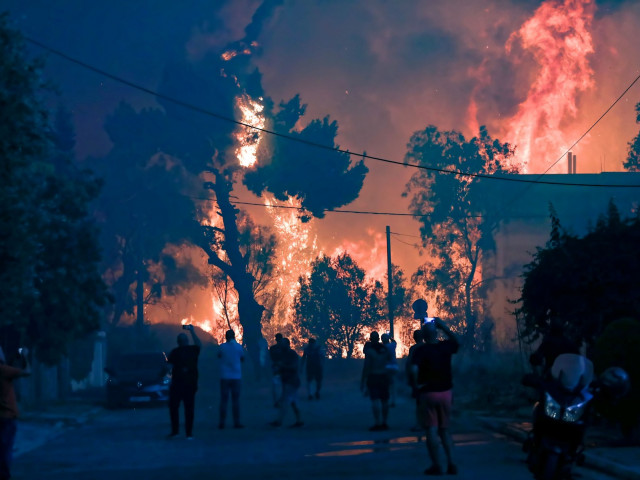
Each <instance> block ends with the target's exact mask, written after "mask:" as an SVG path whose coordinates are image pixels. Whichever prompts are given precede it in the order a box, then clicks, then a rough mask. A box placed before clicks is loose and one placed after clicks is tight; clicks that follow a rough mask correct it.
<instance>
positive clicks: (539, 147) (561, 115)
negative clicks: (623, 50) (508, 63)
mask: <svg viewBox="0 0 640 480" xmlns="http://www.w3.org/2000/svg"><path fill="white" fill-rule="evenodd" d="M594 10H595V5H594V2H593V0H564V1H562V0H548V1H546V2H544V3H543V4H542V5H541V6H540V7H539V8H538V9H537V10H536V12H535V13H534V15H533V17H531V18H530V19H529V20H527V21H526V22H525V23H524V24H523V25H522V27H521V28H520V29H519V30H518V31H517V32H515V33H513V34H512V35H511V37H510V38H509V41H508V42H507V45H506V47H507V52H508V53H511V52H512V51H513V47H514V45H515V44H516V42H518V43H519V44H520V45H521V46H522V48H523V49H524V50H526V51H528V52H530V53H531V54H532V56H533V58H534V60H535V61H536V63H537V64H538V66H539V69H538V72H537V74H536V77H535V79H534V81H533V83H532V84H531V87H530V88H529V92H528V94H527V98H526V100H525V101H523V102H522V103H521V104H520V105H519V107H518V112H517V113H516V114H515V116H514V117H513V118H512V119H511V120H510V122H509V125H508V131H507V134H506V136H505V139H506V140H507V141H509V142H510V143H512V144H514V145H516V146H517V149H516V156H515V157H516V158H515V162H516V163H517V164H519V165H522V167H523V170H524V172H542V171H544V170H546V168H547V166H548V165H549V161H550V160H555V158H557V156H558V155H559V154H561V153H563V152H564V151H565V149H566V148H567V147H568V146H569V145H568V143H569V142H570V141H571V140H572V139H573V137H575V133H574V132H571V131H569V130H570V129H566V128H563V127H564V125H563V121H565V120H566V119H567V118H574V117H575V116H576V113H577V105H576V103H577V99H578V96H579V94H580V93H582V92H585V91H586V90H588V89H590V88H591V87H592V86H593V85H594V81H593V70H592V69H591V67H590V65H589V59H588V57H589V54H591V53H593V52H594V49H593V42H592V38H591V34H590V32H589V29H590V27H591V24H592V21H593V15H594Z"/></svg>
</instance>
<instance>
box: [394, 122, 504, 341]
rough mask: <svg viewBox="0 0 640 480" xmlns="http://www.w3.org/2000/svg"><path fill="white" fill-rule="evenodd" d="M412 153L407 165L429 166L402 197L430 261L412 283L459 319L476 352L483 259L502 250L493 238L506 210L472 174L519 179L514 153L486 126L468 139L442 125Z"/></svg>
mask: <svg viewBox="0 0 640 480" xmlns="http://www.w3.org/2000/svg"><path fill="white" fill-rule="evenodd" d="M408 148H409V150H408V152H407V154H406V156H405V163H407V164H414V165H419V166H422V167H427V168H426V169H420V170H418V171H417V172H416V173H414V174H413V176H412V177H411V180H410V181H409V183H408V184H407V187H406V190H405V192H404V194H403V195H405V196H407V195H409V194H412V197H411V204H410V207H409V209H410V211H411V212H412V213H413V214H415V215H416V216H417V217H418V218H419V219H420V222H421V223H422V226H421V228H420V234H421V236H422V241H423V245H424V247H425V248H426V249H427V253H428V254H429V257H430V259H429V261H428V262H427V263H425V265H423V266H422V267H420V268H419V269H418V271H417V272H416V273H415V274H414V276H413V283H414V284H417V285H420V286H422V287H423V288H425V289H426V291H427V294H428V295H433V297H434V300H435V305H433V306H434V307H436V309H437V310H438V312H439V314H440V315H441V316H443V317H446V316H450V317H453V318H455V319H456V320H457V328H458V329H460V330H462V331H463V332H464V336H465V340H466V342H467V343H468V344H469V345H472V344H474V342H475V340H476V333H477V330H478V324H479V320H478V319H479V318H480V315H481V314H482V299H481V295H480V285H481V284H480V278H481V275H482V273H483V272H482V271H481V269H482V268H481V266H482V264H483V256H487V255H490V254H491V252H492V251H493V250H495V244H494V238H493V233H494V231H495V230H496V229H497V227H498V225H499V222H500V220H501V217H500V212H501V211H502V210H501V208H500V206H499V205H498V203H497V201H493V200H492V198H491V197H489V196H486V195H482V194H480V193H478V192H477V191H476V190H474V186H475V184H476V183H477V182H478V178H477V177H474V176H472V175H476V174H481V175H494V174H504V173H513V167H506V166H505V165H506V164H507V161H508V159H509V158H510V157H511V156H512V155H513V149H512V148H511V146H510V145H509V144H506V143H500V142H499V141H498V140H494V139H493V138H491V137H490V136H489V134H488V133H487V130H486V129H485V128H484V127H481V128H480V132H479V135H478V136H477V137H474V138H472V139H470V140H466V139H465V138H464V136H463V135H462V134H461V133H458V132H455V131H445V132H440V131H439V130H438V129H437V127H435V126H429V127H427V128H426V129H425V130H423V131H421V132H416V133H415V134H413V136H412V137H411V140H410V142H409V144H408ZM437 169H444V170H453V171H459V172H465V173H466V175H460V174H451V173H443V172H440V171H436V170H437Z"/></svg>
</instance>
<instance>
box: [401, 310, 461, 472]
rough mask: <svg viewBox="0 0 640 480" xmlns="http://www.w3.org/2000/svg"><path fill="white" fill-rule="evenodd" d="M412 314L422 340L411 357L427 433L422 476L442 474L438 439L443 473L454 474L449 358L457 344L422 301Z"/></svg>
mask: <svg viewBox="0 0 640 480" xmlns="http://www.w3.org/2000/svg"><path fill="white" fill-rule="evenodd" d="M416 303H417V305H416ZM414 311H416V317H417V318H421V321H422V329H421V330H422V336H423V338H424V341H425V343H424V344H423V345H421V346H419V347H418V348H416V350H415V352H414V354H413V358H412V364H413V367H412V371H413V374H414V379H415V384H416V388H417V390H418V411H419V415H420V419H421V424H422V425H423V427H424V429H425V431H426V438H427V451H428V452H429V456H430V457H431V462H432V465H431V466H430V467H429V468H427V469H426V470H425V471H424V473H425V474H426V475H441V474H442V473H444V471H445V470H444V469H443V468H442V467H441V463H440V460H439V444H438V443H439V442H438V437H439V439H440V441H441V442H442V446H443V448H444V453H445V455H446V457H447V469H446V473H448V474H450V475H455V474H456V473H458V469H457V467H456V464H455V462H454V460H453V439H452V438H451V434H450V433H449V420H450V416H451V404H452V388H453V376H452V373H451V357H452V355H453V354H455V353H456V352H457V351H458V348H459V346H460V343H459V341H458V339H457V338H456V336H455V335H454V333H453V332H452V331H451V329H450V328H449V327H448V326H447V325H446V324H445V323H444V322H443V321H442V320H440V319H439V318H437V317H428V316H427V303H426V302H424V300H422V301H421V302H418V301H417V302H414ZM438 330H440V331H442V332H443V333H444V335H445V337H446V339H445V340H442V341H441V340H438Z"/></svg>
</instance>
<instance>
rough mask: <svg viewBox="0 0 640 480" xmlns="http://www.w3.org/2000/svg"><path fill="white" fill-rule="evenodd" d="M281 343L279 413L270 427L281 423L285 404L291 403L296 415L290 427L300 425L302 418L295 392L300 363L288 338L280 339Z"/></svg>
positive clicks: (284, 412) (298, 386) (298, 378)
mask: <svg viewBox="0 0 640 480" xmlns="http://www.w3.org/2000/svg"><path fill="white" fill-rule="evenodd" d="M280 344H281V345H282V361H281V365H280V375H281V377H282V397H281V398H280V413H279V415H278V419H277V420H274V421H273V422H271V423H270V425H271V426H272V427H279V426H281V425H282V422H283V420H284V417H285V415H286V413H287V406H288V405H291V409H292V410H293V413H294V415H295V417H296V421H295V423H294V424H293V425H291V427H301V426H302V425H304V423H302V418H301V417H300V410H299V409H298V400H297V392H298V388H300V375H299V372H298V367H299V365H300V357H299V356H298V354H297V353H296V352H295V350H293V349H292V348H291V342H289V339H288V338H283V339H282V340H281V341H280Z"/></svg>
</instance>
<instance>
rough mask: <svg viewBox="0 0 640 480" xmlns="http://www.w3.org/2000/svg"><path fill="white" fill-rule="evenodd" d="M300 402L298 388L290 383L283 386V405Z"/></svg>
mask: <svg viewBox="0 0 640 480" xmlns="http://www.w3.org/2000/svg"><path fill="white" fill-rule="evenodd" d="M297 400H298V386H297V385H292V384H290V383H283V384H282V402H283V405H289V404H291V403H296V402H297Z"/></svg>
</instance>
